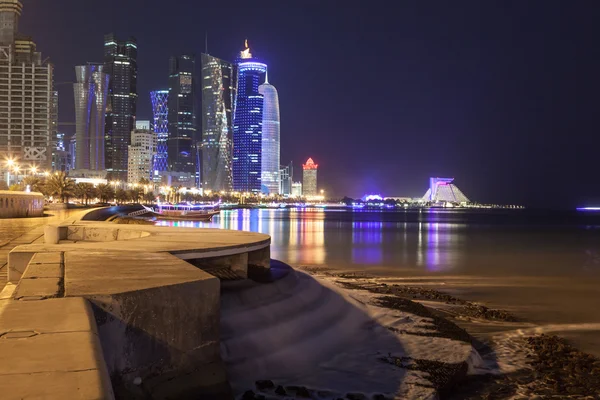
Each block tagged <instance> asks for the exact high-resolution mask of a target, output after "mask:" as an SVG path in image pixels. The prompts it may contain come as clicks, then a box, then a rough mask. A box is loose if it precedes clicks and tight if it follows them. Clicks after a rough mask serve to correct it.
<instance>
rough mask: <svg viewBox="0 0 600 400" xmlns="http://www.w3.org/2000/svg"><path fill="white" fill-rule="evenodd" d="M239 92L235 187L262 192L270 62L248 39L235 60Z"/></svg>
mask: <svg viewBox="0 0 600 400" xmlns="http://www.w3.org/2000/svg"><path fill="white" fill-rule="evenodd" d="M236 64H237V68H238V75H237V96H236V103H235V107H234V117H233V163H232V164H233V189H234V190H236V191H239V192H252V193H260V192H261V182H260V181H261V172H262V171H261V163H262V158H261V152H262V123H263V95H262V94H260V93H259V92H258V86H259V85H260V83H261V82H263V81H264V75H265V74H266V73H267V65H266V64H263V63H261V62H259V61H258V60H257V59H256V58H254V57H252V53H250V48H249V47H248V41H246V43H245V48H244V50H242V51H241V52H240V55H239V56H238V58H237V60H236Z"/></svg>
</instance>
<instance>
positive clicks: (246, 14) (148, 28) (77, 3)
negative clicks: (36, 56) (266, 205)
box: [20, 0, 600, 207]
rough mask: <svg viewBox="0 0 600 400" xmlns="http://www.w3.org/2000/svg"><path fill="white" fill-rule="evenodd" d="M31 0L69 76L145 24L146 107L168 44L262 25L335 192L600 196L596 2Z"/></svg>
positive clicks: (169, 51)
mask: <svg viewBox="0 0 600 400" xmlns="http://www.w3.org/2000/svg"><path fill="white" fill-rule="evenodd" d="M23 3H24V7H25V8H24V14H23V16H22V18H21V29H20V31H21V32H22V33H25V34H30V35H32V36H33V37H34V39H35V41H36V42H37V44H38V50H39V51H41V52H42V53H43V55H44V56H45V57H50V59H51V60H52V62H53V63H54V64H55V67H56V82H72V81H73V80H74V68H73V67H74V66H75V65H77V64H82V63H85V62H88V61H102V51H103V35H104V34H105V33H109V32H111V31H114V32H115V33H116V34H117V35H119V36H120V38H121V39H124V38H126V37H127V36H130V35H133V36H135V37H136V38H137V40H138V49H139V58H138V65H139V75H138V93H139V103H138V119H150V117H151V110H150V100H149V94H148V93H149V91H150V90H154V89H161V88H165V87H166V84H167V72H168V71H167V69H168V59H169V56H171V55H174V54H179V53H195V54H197V55H199V54H200V53H201V52H203V51H204V38H205V32H208V50H209V53H210V54H212V55H214V56H217V57H221V58H223V59H226V60H233V58H234V57H235V55H236V52H237V51H238V50H240V49H241V47H242V45H243V40H244V39H245V38H248V40H249V43H250V47H251V49H252V52H253V53H254V55H256V56H258V57H260V58H262V59H263V60H264V61H265V62H266V63H267V64H268V65H269V81H270V82H271V83H272V84H273V85H274V86H276V88H277V89H278V91H279V97H280V107H281V120H282V124H281V161H282V163H286V162H287V161H289V160H293V161H294V163H295V164H296V165H297V166H298V167H299V164H300V163H301V162H303V161H305V160H306V159H307V158H308V157H309V156H311V157H313V158H314V159H315V161H316V162H317V163H318V164H319V165H320V170H319V183H320V186H321V188H323V189H325V190H326V191H327V192H328V193H329V194H331V195H337V196H339V197H341V196H343V195H350V196H355V197H359V196H362V195H363V194H364V193H367V192H378V193H381V194H383V195H387V196H421V195H423V194H424V193H425V191H426V189H427V184H428V182H427V178H428V177H429V176H444V177H454V178H456V181H455V182H456V184H457V186H459V187H460V188H461V189H462V190H463V192H464V193H465V194H466V195H467V196H469V197H470V198H471V199H472V200H476V201H480V202H495V203H519V204H525V205H530V206H537V207H571V206H575V205H584V204H587V205H592V204H594V203H595V204H598V205H600V179H599V176H600V156H599V155H598V150H599V149H600V129H599V125H600V124H599V122H598V121H599V118H600V100H599V99H600V78H599V74H600V46H599V45H598V40H599V38H600V24H599V23H598V21H600V2H598V1H595V0H590V1H585V0H578V1H567V0H565V1H551V0H540V1H523V0H517V1H491V0H490V1H481V0H474V1H460V0H459V1H423V0H415V1H400V0H386V1H380V0H364V1H348V0H346V1H340V0H315V1H312V0H297V1H296V0H262V1H248V0H246V1H243V2H241V1H237V0H230V1H203V0H172V1H165V0H102V1H88V0H85V1H82V0H55V1H48V0H23ZM59 92H60V121H61V122H69V121H74V116H73V114H74V113H73V99H72V97H73V92H72V87H71V86H69V85H62V86H59ZM72 129H73V128H65V129H64V130H65V131H69V130H72ZM296 171H297V172H296V177H295V178H296V180H300V174H301V171H300V168H297V170H296Z"/></svg>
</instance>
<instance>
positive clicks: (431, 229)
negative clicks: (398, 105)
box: [159, 209, 600, 275]
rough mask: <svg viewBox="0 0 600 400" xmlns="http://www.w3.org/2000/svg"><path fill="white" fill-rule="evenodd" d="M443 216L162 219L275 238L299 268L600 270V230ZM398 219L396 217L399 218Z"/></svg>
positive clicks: (279, 214) (275, 245)
mask: <svg viewBox="0 0 600 400" xmlns="http://www.w3.org/2000/svg"><path fill="white" fill-rule="evenodd" d="M440 215H441V216H442V217H444V214H442V213H439V214H436V213H422V214H421V213H419V214H418V215H417V216H416V219H415V220H414V221H408V222H407V221H402V220H398V219H402V218H404V217H403V214H402V213H395V214H394V213H392V214H388V215H386V216H383V214H381V213H364V212H363V213H340V212H328V211H324V210H322V209H316V210H293V209H292V210H277V209H260V210H256V209H254V210H249V209H245V210H225V211H222V212H221V214H220V215H218V216H215V218H214V220H213V221H212V222H209V223H207V222H197V221H194V222H192V221H181V222H167V221H162V222H159V225H172V226H180V227H214V228H221V229H234V230H245V231H253V232H261V233H266V234H269V235H271V238H272V246H271V250H272V254H273V257H275V258H278V259H281V260H283V261H286V262H288V263H290V264H292V265H327V266H330V267H340V266H342V267H353V266H355V267H369V266H377V267H384V268H393V269H395V270H402V271H404V272H413V273H418V274H423V273H433V274H440V273H444V274H448V273H452V274H473V273H477V274H486V275H489V274H491V275H497V274H500V275H502V274H507V273H519V274H524V275H538V274H544V275H555V274H558V275H565V274H566V275H572V274H573V273H579V272H582V271H584V272H585V271H587V273H590V274H596V273H598V271H600V268H598V265H599V263H598V262H597V258H598V257H597V254H598V253H597V252H596V251H595V248H600V246H598V244H600V231H598V230H585V229H579V228H578V227H566V228H564V229H563V228H560V229H554V228H552V227H549V228H547V227H541V228H539V229H538V228H532V227H531V226H529V225H526V224H524V225H523V226H512V225H511V226H508V225H506V226H505V225H502V224H479V223H473V222H472V221H468V222H461V220H460V218H458V217H455V216H452V218H451V219H449V220H448V218H446V220H444V218H441V217H440ZM394 219H396V221H394Z"/></svg>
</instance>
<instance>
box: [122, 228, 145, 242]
mask: <svg viewBox="0 0 600 400" xmlns="http://www.w3.org/2000/svg"><path fill="white" fill-rule="evenodd" d="M142 233H143V232H141V231H134V230H130V229H119V232H118V233H117V240H129V239H139V238H140V237H141V236H142Z"/></svg>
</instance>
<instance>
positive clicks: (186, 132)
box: [167, 55, 199, 183]
mask: <svg viewBox="0 0 600 400" xmlns="http://www.w3.org/2000/svg"><path fill="white" fill-rule="evenodd" d="M195 70H196V60H195V57H194V56H191V55H182V56H179V57H171V60H170V62H169V98H168V108H169V113H168V121H169V137H168V139H167V152H168V165H169V171H173V172H187V173H190V174H193V175H199V173H198V168H197V164H198V159H197V143H198V142H199V140H198V139H199V138H198V137H197V133H196V89H195V86H196V73H195ZM197 183H199V182H197Z"/></svg>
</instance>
